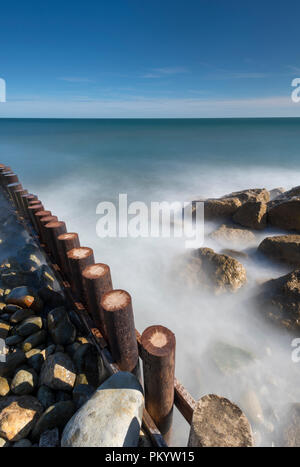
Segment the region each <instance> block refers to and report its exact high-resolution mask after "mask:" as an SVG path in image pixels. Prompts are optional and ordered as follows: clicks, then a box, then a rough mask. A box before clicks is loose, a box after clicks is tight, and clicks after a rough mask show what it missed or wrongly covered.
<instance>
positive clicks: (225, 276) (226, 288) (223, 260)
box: [180, 248, 247, 295]
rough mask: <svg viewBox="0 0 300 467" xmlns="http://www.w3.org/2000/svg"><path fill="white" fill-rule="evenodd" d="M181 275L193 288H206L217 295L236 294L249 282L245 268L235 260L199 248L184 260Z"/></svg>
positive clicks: (207, 249) (210, 250) (208, 249)
mask: <svg viewBox="0 0 300 467" xmlns="http://www.w3.org/2000/svg"><path fill="white" fill-rule="evenodd" d="M180 275H181V276H183V278H184V280H185V281H186V282H187V283H188V284H190V285H191V286H197V287H201V288H202V289H203V288H206V289H208V290H210V291H213V292H214V293H215V294H216V295H220V294H223V293H226V292H236V291H237V290H238V289H240V288H241V287H242V286H243V285H245V283H246V282H247V276H246V270H245V268H244V266H243V265H242V264H241V263H240V262H239V261H237V260H236V259H234V258H231V257H230V256H226V255H219V254H217V253H215V252H214V251H213V250H212V249H210V248H199V249H198V250H194V251H193V252H192V253H191V254H190V255H188V256H187V257H185V258H184V260H183V262H182V264H181V265H180Z"/></svg>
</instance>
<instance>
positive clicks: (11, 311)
mask: <svg viewBox="0 0 300 467" xmlns="http://www.w3.org/2000/svg"><path fill="white" fill-rule="evenodd" d="M19 310H22V308H21V307H20V306H17V305H5V307H4V309H3V311H4V312H5V313H9V314H10V315H13V314H14V313H15V312H16V311H19Z"/></svg>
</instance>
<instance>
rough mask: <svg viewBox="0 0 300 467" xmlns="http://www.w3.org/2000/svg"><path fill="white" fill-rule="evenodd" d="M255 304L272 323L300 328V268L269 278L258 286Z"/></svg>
mask: <svg viewBox="0 0 300 467" xmlns="http://www.w3.org/2000/svg"><path fill="white" fill-rule="evenodd" d="M256 298H257V304H258V306H259V309H260V310H261V312H262V313H263V314H264V315H265V316H266V317H267V318H268V319H270V320H272V321H273V322H274V323H277V324H280V325H281V326H284V327H285V328H287V329H291V330H295V331H299V328H300V270H296V271H293V272H291V273H289V274H286V275H285V276H282V277H279V278H278V279H271V280H269V281H267V282H265V283H264V284H262V285H261V286H260V288H259V292H258V295H257V297H256Z"/></svg>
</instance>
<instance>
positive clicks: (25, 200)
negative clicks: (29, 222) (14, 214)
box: [21, 193, 37, 217]
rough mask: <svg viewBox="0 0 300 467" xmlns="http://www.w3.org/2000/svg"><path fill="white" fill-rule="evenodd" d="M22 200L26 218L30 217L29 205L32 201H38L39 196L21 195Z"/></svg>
mask: <svg viewBox="0 0 300 467" xmlns="http://www.w3.org/2000/svg"><path fill="white" fill-rule="evenodd" d="M21 199H22V203H23V208H24V214H25V216H26V217H29V214H28V211H27V209H28V205H29V203H30V201H33V200H34V199H37V196H36V195H33V194H31V193H29V194H28V195H21Z"/></svg>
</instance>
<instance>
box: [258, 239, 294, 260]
mask: <svg viewBox="0 0 300 467" xmlns="http://www.w3.org/2000/svg"><path fill="white" fill-rule="evenodd" d="M258 251H260V252H261V253H263V254H264V255H265V256H267V257H268V258H270V259H271V260H273V261H282V262H284V263H288V264H291V265H296V266H300V235H279V236H276V237H267V238H265V239H264V240H263V241H262V242H261V244H260V245H259V247H258Z"/></svg>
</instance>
